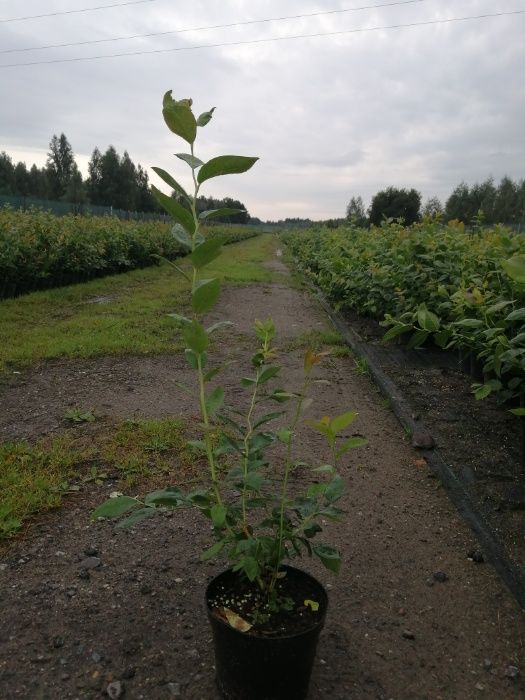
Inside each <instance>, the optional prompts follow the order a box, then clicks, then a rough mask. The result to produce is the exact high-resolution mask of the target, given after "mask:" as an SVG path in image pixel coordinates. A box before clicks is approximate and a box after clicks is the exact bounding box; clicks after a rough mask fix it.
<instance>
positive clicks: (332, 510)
mask: <svg viewBox="0 0 525 700" xmlns="http://www.w3.org/2000/svg"><path fill="white" fill-rule="evenodd" d="M343 514H344V510H341V508H336V507H335V506H326V507H325V508H323V509H322V510H320V511H319V515H320V516H324V517H325V518H328V519H329V520H340V519H341V516H342V515H343Z"/></svg>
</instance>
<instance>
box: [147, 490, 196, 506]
mask: <svg viewBox="0 0 525 700" xmlns="http://www.w3.org/2000/svg"><path fill="white" fill-rule="evenodd" d="M144 503H145V504H146V505H148V506H149V505H155V506H172V507H176V506H181V505H186V499H185V497H184V495H183V494H182V492H181V491H179V489H176V488H173V487H172V486H170V487H168V488H166V489H161V490H159V491H152V492H151V493H148V494H147V495H146V497H145V498H144Z"/></svg>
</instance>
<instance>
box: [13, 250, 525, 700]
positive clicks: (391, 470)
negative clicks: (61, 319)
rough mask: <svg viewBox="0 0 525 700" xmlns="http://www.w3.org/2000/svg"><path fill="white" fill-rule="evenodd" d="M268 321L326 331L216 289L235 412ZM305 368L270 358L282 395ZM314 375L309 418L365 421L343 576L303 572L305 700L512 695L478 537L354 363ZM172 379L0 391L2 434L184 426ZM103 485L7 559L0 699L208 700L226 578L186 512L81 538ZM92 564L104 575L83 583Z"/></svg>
mask: <svg viewBox="0 0 525 700" xmlns="http://www.w3.org/2000/svg"><path fill="white" fill-rule="evenodd" d="M271 264H272V265H273V266H279V267H280V266H281V265H282V264H281V263H280V261H279V260H278V259H275V260H273V261H272V262H271ZM268 315H271V316H272V317H273V318H274V321H275V323H276V325H277V328H278V331H279V344H280V345H281V347H286V345H287V343H289V342H290V341H291V340H292V339H294V338H296V337H297V336H300V335H301V334H303V333H305V332H307V331H309V330H312V329H323V328H328V327H329V324H328V321H327V320H326V318H325V317H324V315H323V313H322V312H321V310H320V309H319V308H318V307H317V306H316V304H315V303H314V302H313V301H312V300H311V299H310V298H309V296H308V295H307V294H306V293H305V292H303V291H301V290H297V289H295V288H293V287H291V286H290V287H288V286H285V285H284V284H279V285H265V286H251V287H248V288H228V289H225V290H224V291H223V294H222V297H221V303H220V308H219V311H218V314H217V316H220V317H222V318H224V317H226V318H230V319H232V320H233V321H235V323H236V327H235V331H234V333H235V336H234V339H233V340H231V339H230V340H225V342H224V343H223V344H222V348H221V354H222V355H223V356H224V359H230V360H232V361H233V362H234V364H232V365H231V366H230V368H229V369H228V371H227V372H226V375H225V380H224V383H226V384H228V385H231V387H232V391H233V392H234V396H235V400H236V401H237V400H238V401H240V400H241V398H242V391H241V390H240V389H239V388H238V385H237V380H238V378H239V376H242V370H240V369H239V363H241V362H242V363H245V362H246V360H249V357H250V354H251V350H250V348H249V347H248V345H247V341H246V338H247V336H248V334H249V332H250V327H251V324H252V320H253V319H254V318H265V317H267V316H268ZM301 355H302V350H297V351H289V352H284V353H283V355H282V357H281V358H280V359H281V363H282V364H284V367H285V369H284V372H283V375H284V376H285V377H286V378H287V381H288V383H289V384H290V386H291V388H293V387H294V386H298V384H299V381H300V379H299V377H300V371H299V370H298V367H300V358H301ZM245 366H246V365H245ZM319 377H320V378H322V379H324V380H326V383H323V384H318V385H317V388H316V402H317V406H316V409H315V415H323V414H325V413H326V414H334V413H337V412H342V411H343V410H349V409H354V408H355V409H357V410H359V413H360V417H359V423H358V424H357V425H356V430H358V431H359V432H360V433H362V434H364V435H365V436H366V437H367V438H368V440H369V444H368V446H367V447H366V448H362V449H360V450H359V451H355V452H353V453H351V456H350V458H349V460H348V462H347V465H346V468H345V476H346V478H347V482H348V494H347V496H346V498H345V503H344V507H345V508H346V509H347V511H348V517H347V520H346V522H345V524H344V525H343V526H342V527H339V528H334V527H333V526H331V531H330V541H332V542H334V543H336V544H338V545H339V547H340V548H341V550H342V551H343V555H344V561H345V565H344V568H343V570H342V572H341V574H340V575H339V577H337V578H336V577H334V576H333V575H331V574H330V573H329V572H326V571H324V570H322V569H321V568H320V567H319V566H317V564H316V563H315V562H310V561H305V562H303V565H304V567H305V568H307V569H308V570H309V571H311V572H312V573H314V575H317V576H318V577H319V578H320V579H321V580H322V581H323V582H324V583H325V584H326V585H327V586H328V588H329V593H330V611H329V616H328V621H327V625H326V627H325V630H324V633H323V635H322V638H321V642H320V647H319V650H318V657H317V663H316V666H315V670H314V676H313V679H312V686H311V693H310V698H311V699H312V700H328V699H329V698H330V700H348V699H355V700H359V699H361V698H376V699H378V700H379V699H384V700H390V699H392V700H427V699H428V700H430V699H432V700H439V699H442V700H462V699H468V698H478V697H480V698H481V697H486V698H490V699H491V700H492V699H495V698H497V699H498V700H499V699H502V700H504V699H507V698H509V699H516V700H517V699H518V698H523V697H524V696H525V684H524V680H523V678H522V677H521V675H520V669H523V672H524V673H525V666H524V665H523V641H524V636H525V635H524V631H525V627H524V615H523V612H522V611H521V610H520V609H519V607H518V606H517V604H516V603H515V602H514V600H513V599H512V597H511V596H510V594H509V593H508V592H507V590H506V589H505V588H504V586H503V584H502V583H501V582H500V580H499V579H498V577H497V576H496V574H495V573H494V571H493V569H492V567H491V566H490V565H489V564H487V563H480V564H476V563H474V562H473V561H472V560H471V559H469V558H468V557H467V555H468V553H469V551H470V550H472V549H473V548H475V547H476V542H475V540H474V538H473V536H472V534H471V532H470V531H469V530H468V529H467V527H466V526H465V525H464V524H463V522H462V521H461V519H460V518H459V516H458V515H457V513H456V512H455V510H454V508H453V507H452V506H451V504H450V503H449V501H448V499H447V496H446V494H445V493H444V491H443V490H442V489H441V488H440V487H439V484H438V483H437V482H436V480H435V479H433V478H431V474H430V472H429V470H428V469H427V468H426V467H425V465H424V463H423V464H422V463H421V460H418V454H417V452H416V451H415V450H414V449H413V448H411V447H410V446H409V444H408V442H407V440H406V439H405V436H404V435H403V431H402V430H401V428H400V427H399V425H398V424H397V422H396V420H395V419H394V417H393V415H392V414H391V413H390V412H389V411H388V409H387V408H385V406H384V403H383V401H382V398H381V396H380V395H379V394H378V393H377V391H376V390H375V388H374V387H373V386H372V385H371V384H370V383H369V380H368V379H367V378H366V377H364V376H361V375H359V374H358V373H356V371H355V364H354V361H353V359H352V358H332V359H330V360H329V361H328V362H327V363H326V364H325V365H324V366H323V367H322V368H321V369H320V372H319ZM180 381H183V382H184V381H188V372H187V370H186V367H185V365H184V363H183V362H182V361H181V360H180V359H179V358H178V357H149V358H117V359H103V360H97V361H95V360H92V361H81V362H54V363H50V364H48V365H45V366H43V367H41V368H40V369H38V370H36V371H34V372H33V373H29V374H27V375H25V376H21V377H20V378H19V380H18V381H17V382H16V383H14V384H13V385H11V386H9V387H4V388H3V389H2V396H1V397H0V399H1V400H2V405H3V408H4V410H3V412H2V416H0V436H1V437H2V439H6V438H8V437H13V438H15V437H16V438H20V437H29V438H32V437H35V436H38V435H41V434H46V433H49V432H50V431H59V430H60V429H61V425H62V418H63V415H64V413H65V411H66V410H67V408H69V407H71V406H79V405H81V406H84V407H89V408H93V409H94V410H95V411H96V412H97V413H98V414H99V415H107V416H125V417H133V416H163V415H167V414H174V415H177V414H184V413H187V411H188V399H187V397H186V395H185V394H183V393H181V391H180V390H179V389H178V386H177V382H180ZM190 410H193V409H190ZM299 444H300V450H301V452H302V453H303V455H304V456H305V457H308V458H310V459H311V457H312V455H318V456H319V458H320V459H322V458H323V457H322V456H323V450H322V449H321V448H322V445H321V442H320V440H319V439H318V437H317V436H316V435H315V434H313V433H312V432H310V431H309V430H308V429H306V428H305V429H301V434H300V441H299ZM114 488H115V485H114V484H111V483H110V484H105V485H104V487H103V488H102V489H96V488H93V490H92V491H90V492H87V493H83V494H82V495H81V496H79V497H77V498H75V499H70V500H69V501H68V503H67V504H66V506H65V507H64V508H62V509H61V510H60V511H59V512H57V513H55V514H53V515H51V516H49V517H46V518H44V519H43V520H42V523H41V524H40V525H39V526H38V527H35V528H34V529H33V532H32V533H31V535H30V536H29V537H28V538H27V539H26V540H25V541H20V542H18V543H17V544H16V545H15V546H14V547H13V548H12V549H11V550H10V551H9V552H8V553H7V554H6V555H5V556H4V557H3V558H2V559H1V560H0V580H1V589H0V604H1V620H0V697H2V698H4V697H5V698H29V699H33V698H41V699H44V698H46V699H49V700H55V699H56V698H93V699H95V698H107V697H108V695H109V696H110V697H124V698H130V699H137V700H141V699H144V700H150V699H151V700H156V699H157V698H158V699H159V700H161V699H164V698H165V699H169V698H177V697H180V698H183V699H186V700H190V699H198V700H215V698H216V694H215V690H214V684H213V667H212V664H213V659H212V649H211V637H210V632H209V629H208V626H207V621H206V617H205V611H204V605H203V590H204V584H205V582H206V581H207V580H208V579H209V577H210V576H211V575H212V574H214V573H215V572H217V571H218V570H219V569H220V566H218V565H216V564H212V565H210V564H203V563H202V562H200V560H199V551H200V550H199V547H201V546H202V547H204V546H205V545H206V544H207V543H208V542H209V532H208V531H207V529H206V526H204V527H203V525H202V521H200V520H199V518H198V517H197V515H196V514H194V513H191V512H186V511H184V512H178V513H176V514H175V515H173V517H169V518H168V517H166V518H156V519H154V520H152V521H149V522H147V523H145V524H144V525H143V526H142V527H141V528H140V529H138V530H137V531H136V532H135V533H133V532H115V531H114V530H113V529H112V527H111V526H110V525H109V524H108V523H103V522H102V523H96V524H90V523H89V512H90V510H91V509H92V507H93V506H94V505H95V504H98V503H99V502H100V501H101V500H102V498H103V497H104V495H105V494H106V493H108V492H110V491H112V490H114ZM86 557H91V558H93V557H96V558H98V559H100V562H101V565H100V566H98V567H97V568H93V569H92V570H90V572H89V573H88V574H85V573H81V570H82V568H83V566H82V565H85V561H83V560H85V559H86ZM81 564H82V565H81ZM443 579H444V580H443ZM119 693H120V695H119Z"/></svg>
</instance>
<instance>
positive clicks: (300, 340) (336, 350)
mask: <svg viewBox="0 0 525 700" xmlns="http://www.w3.org/2000/svg"><path fill="white" fill-rule="evenodd" d="M327 348H329V349H330V354H331V355H332V356H333V357H351V356H352V351H351V350H350V348H349V347H348V345H347V344H346V343H345V341H344V340H343V338H342V337H341V336H340V335H339V333H338V332H337V331H334V330H327V331H319V330H311V331H306V332H305V333H301V334H300V335H297V336H296V337H295V338H293V339H292V340H291V341H290V342H289V343H287V345H286V347H285V349H286V350H288V351H292V350H300V349H305V350H314V351H315V352H319V351H321V350H326V349H327Z"/></svg>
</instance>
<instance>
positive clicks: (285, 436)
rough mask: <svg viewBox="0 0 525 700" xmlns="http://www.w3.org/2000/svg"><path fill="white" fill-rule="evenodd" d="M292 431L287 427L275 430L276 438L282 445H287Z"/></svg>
mask: <svg viewBox="0 0 525 700" xmlns="http://www.w3.org/2000/svg"><path fill="white" fill-rule="evenodd" d="M292 436H293V433H292V431H291V430H289V429H287V428H283V429H282V430H279V431H278V432H277V439H278V440H279V442H282V443H283V445H289V444H290V443H291V442H292Z"/></svg>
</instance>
